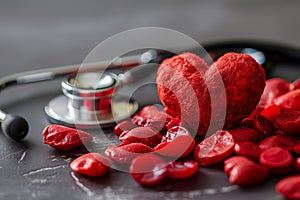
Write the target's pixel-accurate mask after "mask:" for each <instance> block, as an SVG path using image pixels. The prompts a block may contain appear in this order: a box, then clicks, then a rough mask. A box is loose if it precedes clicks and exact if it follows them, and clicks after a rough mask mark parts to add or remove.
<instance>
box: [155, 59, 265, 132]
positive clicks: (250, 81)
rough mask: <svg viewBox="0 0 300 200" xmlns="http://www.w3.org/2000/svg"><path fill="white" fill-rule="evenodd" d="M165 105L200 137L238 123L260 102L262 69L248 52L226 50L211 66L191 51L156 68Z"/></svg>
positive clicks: (161, 96) (263, 80)
mask: <svg viewBox="0 0 300 200" xmlns="http://www.w3.org/2000/svg"><path fill="white" fill-rule="evenodd" d="M156 82H157V87H158V94H159V97H160V99H161V101H162V103H163V105H164V106H165V107H166V108H167V109H168V111H170V113H171V114H172V115H174V116H179V117H181V120H182V123H183V125H186V126H188V127H189V128H191V129H192V130H194V131H197V133H198V134H199V135H201V136H205V135H206V134H207V133H209V134H211V133H214V132H215V131H217V130H218V129H222V128H223V125H224V128H225V129H229V128H232V127H234V126H236V125H238V124H239V123H240V122H241V121H242V119H243V118H245V117H247V116H249V115H250V114H251V112H252V111H253V110H254V109H255V107H256V105H257V104H258V102H259V100H260V97H261V95H262V93H263V90H264V87H265V72H264V70H263V68H262V67H261V66H260V65H259V64H258V63H257V62H256V61H255V60H254V59H253V58H252V57H251V56H249V55H246V54H238V53H227V54H225V55H224V56H222V57H221V58H219V59H218V60H217V61H216V62H215V63H214V64H213V65H212V66H210V67H208V66H207V64H206V63H205V62H204V60H203V59H201V58H199V57H197V56H196V55H194V54H191V53H184V54H181V55H176V56H174V57H172V58H170V59H166V60H164V61H163V62H162V64H161V65H160V67H159V69H158V71H157V79H156Z"/></svg>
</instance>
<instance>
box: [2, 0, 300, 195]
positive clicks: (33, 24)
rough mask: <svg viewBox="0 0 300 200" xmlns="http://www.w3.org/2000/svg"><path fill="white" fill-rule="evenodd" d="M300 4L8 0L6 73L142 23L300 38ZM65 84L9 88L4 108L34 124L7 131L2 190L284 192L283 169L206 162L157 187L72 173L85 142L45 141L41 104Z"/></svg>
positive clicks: (58, 59)
mask: <svg viewBox="0 0 300 200" xmlns="http://www.w3.org/2000/svg"><path fill="white" fill-rule="evenodd" d="M299 8H300V2H299V1H285V2H283V1H279V0H278V1H264V2H262V1H238V0H226V1H179V0H172V1H171V0H170V1H167V0H163V1H136V0H134V1H128V0H126V1H116V0H112V1H97V0H87V1H80V0H52V1H39V0H27V1H21V0H11V1H4V0H3V1H0V60H1V64H0V65H1V68H0V69H1V70H0V75H1V76H5V75H7V74H11V73H15V72H21V71H26V70H33V69H41V68H45V67H49V66H59V65H65V64H73V63H81V62H82V61H83V59H84V58H85V56H86V55H87V54H88V53H89V52H90V51H91V50H92V49H93V48H94V47H95V46H96V45H97V44H98V43H100V42H101V41H103V40H105V39H107V38H108V37H110V36H112V35H114V34H117V33H119V32H121V31H125V30H128V29H131V28H137V27H144V26H155V27H164V28H170V29H174V30H177V31H180V32H182V33H184V34H187V35H189V36H190V37H192V38H194V39H195V40H197V41H199V42H200V43H202V42H208V41H216V40H221V39H222V40H223V39H240V38H242V39H260V40H263V41H264V40H268V41H276V42H280V43H285V44H290V45H294V46H296V47H300V37H299V32H300V27H299V20H300V14H299ZM296 73H299V71H296ZM299 74H300V73H299ZM299 74H298V75H299ZM293 75H295V73H293ZM152 92H153V91H152ZM58 94H60V89H59V81H52V82H48V83H39V84H35V85H26V86H18V87H15V88H10V89H7V90H4V91H2V92H1V94H0V105H1V108H3V109H4V110H6V111H8V112H10V113H14V114H20V115H22V116H24V117H25V118H26V119H28V121H29V123H30V132H29V135H28V137H26V139H25V140H23V141H21V142H19V143H18V142H15V141H12V140H10V139H9V138H7V137H5V136H4V135H3V134H0V199H57V200H58V199H122V200H123V199H159V198H160V199H201V198H203V199H254V198H261V199H272V200H273V199H283V198H282V197H281V196H280V195H279V194H277V193H276V191H275V190H274V185H275V184H276V181H277V180H278V179H279V177H272V178H271V179H270V180H269V181H268V182H266V183H264V184H262V185H259V186H257V187H253V188H247V189H245V188H244V189H243V188H239V187H236V186H231V185H230V184H229V182H228V178H227V176H226V175H225V174H224V173H223V172H222V170H221V169H218V168H200V169H199V172H198V173H197V175H196V176H195V177H192V178H189V179H186V180H179V181H173V180H166V181H164V182H163V183H162V184H160V185H158V186H157V187H154V188H143V187H140V186H138V185H137V184H136V183H135V182H134V181H133V180H132V179H131V178H130V175H129V174H128V173H125V172H119V171H117V170H112V171H111V173H109V174H108V175H107V176H104V177H101V178H87V177H84V176H80V175H78V174H74V173H72V172H71V170H70V168H69V163H70V161H71V160H72V159H73V158H75V157H76V156H78V154H79V153H81V151H80V150H78V151H77V152H59V151H56V150H54V149H52V148H50V147H48V146H47V145H44V144H43V142H42V131H43V129H44V127H45V126H47V125H48V122H47V120H46V117H45V115H44V112H43V108H44V106H45V104H46V103H47V102H48V101H49V100H50V99H51V98H53V97H54V96H56V95H58ZM107 132H110V130H108V131H107Z"/></svg>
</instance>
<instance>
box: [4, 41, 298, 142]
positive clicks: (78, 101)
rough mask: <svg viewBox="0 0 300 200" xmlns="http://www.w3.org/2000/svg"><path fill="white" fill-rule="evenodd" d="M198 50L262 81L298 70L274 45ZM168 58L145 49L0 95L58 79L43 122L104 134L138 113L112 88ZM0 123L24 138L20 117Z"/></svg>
mask: <svg viewBox="0 0 300 200" xmlns="http://www.w3.org/2000/svg"><path fill="white" fill-rule="evenodd" d="M203 47H204V49H205V50H206V51H207V52H208V54H207V55H205V56H209V58H207V61H211V60H216V59H217V58H218V57H220V56H221V55H223V54H224V53H226V52H240V53H246V54H249V55H251V56H252V57H253V58H254V59H256V61H257V62H259V63H260V64H261V65H262V66H263V67H264V68H265V70H266V74H267V76H271V74H272V71H273V69H274V64H278V63H291V64H300V50H299V49H297V48H293V47H288V46H284V45H280V44H274V43H267V42H260V41H227V42H215V43H209V44H204V45H203ZM173 55H174V54H173V53H172V52H170V51H162V50H155V49H151V50H147V51H145V52H143V53H140V54H137V55H131V56H123V57H118V58H115V59H114V60H112V61H111V60H109V61H101V62H97V63H88V64H84V66H83V65H70V66H62V67H56V68H48V69H41V70H34V71H28V72H23V73H17V74H13V75H9V76H6V77H3V78H1V79H0V88H1V89H2V90H3V89H5V88H7V87H9V86H13V85H21V84H29V83H36V82H42V81H49V80H53V79H56V78H61V77H64V78H63V80H62V81H61V88H62V93H63V94H62V95H60V96H58V97H55V98H53V99H52V100H51V101H50V102H49V103H48V104H47V105H46V106H45V113H46V115H47V117H48V119H49V121H50V122H52V123H59V124H63V125H67V126H71V127H74V126H76V127H80V128H93V127H99V126H101V127H104V128H105V127H110V126H112V125H113V124H115V123H116V121H121V120H122V119H125V118H128V117H130V116H131V115H132V114H134V113H135V112H136V111H137V110H138V104H137V102H136V101H135V100H134V99H122V98H114V99H113V98H112V97H113V96H114V94H115V91H116V88H117V87H120V86H122V85H126V84H128V83H129V82H131V81H136V80H138V79H141V78H142V77H141V74H143V75H144V76H145V75H147V74H149V72H150V71H152V72H153V71H154V70H155V69H156V68H157V66H158V64H159V63H160V62H161V61H162V60H163V59H165V58H168V57H171V56H173ZM128 67H130V68H131V69H129V70H127V71H125V73H120V74H116V73H113V72H110V71H109V70H111V69H126V68H128ZM298 67H299V66H298ZM81 69H84V70H81ZM103 70H105V71H103ZM79 71H80V73H78V72H79ZM141 72H142V73H141ZM99 74H100V75H99ZM0 121H1V123H2V124H1V126H2V131H3V132H4V133H5V134H6V135H8V136H9V137H11V138H12V139H14V140H21V139H22V138H24V137H25V136H26V135H27V133H28V130H29V125H28V123H27V121H26V120H25V119H24V118H23V117H20V116H17V115H12V114H9V113H6V112H4V111H2V110H0Z"/></svg>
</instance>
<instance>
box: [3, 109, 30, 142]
mask: <svg viewBox="0 0 300 200" xmlns="http://www.w3.org/2000/svg"><path fill="white" fill-rule="evenodd" d="M1 128H2V131H3V133H5V134H6V135H7V136H9V137H10V138H12V139H13V140H16V141H19V140H21V139H23V138H24V137H25V136H26V135H27V133H28V130H29V125H28V123H27V121H26V120H25V119H24V118H23V117H20V116H17V115H12V114H7V116H6V117H5V119H4V120H3V121H2V123H1Z"/></svg>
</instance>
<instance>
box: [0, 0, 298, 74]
mask: <svg viewBox="0 0 300 200" xmlns="http://www.w3.org/2000/svg"><path fill="white" fill-rule="evenodd" d="M299 8H300V1H296V0H294V1H281V0H267V1H263V2H262V1H260V0H251V1H240V0H223V1H218V0H209V1H202V0H195V1H191V0H190V1H189V0H187V1H183V0H159V1H155V0H151V1H149V0H148V1H145V0H132V1H129V0H122V1H117V0H110V1H100V0H84V1H83V0H51V1H42V0H26V1H23V0H9V1H5V0H1V1H0V60H1V68H0V69H1V71H0V74H1V76H4V75H6V74H10V73H14V72H20V71H25V70H29V69H39V68H44V67H48V66H59V65H66V64H74V63H81V62H82V61H83V59H84V58H85V56H86V55H87V54H88V53H89V52H90V51H91V50H92V49H93V48H94V47H95V46H96V45H97V44H99V43H100V42H101V41H103V40H105V39H107V38H108V37H110V36H112V35H114V34H117V33H119V32H122V31H125V30H128V29H132V28H138V27H145V26H155V27H163V28H170V29H173V30H176V31H179V32H182V33H184V34H186V35H188V36H190V37H192V38H194V39H195V40H197V41H198V42H200V43H204V42H210V41H218V40H224V39H259V40H263V41H264V40H266V41H276V42H280V43H284V44H290V45H294V46H296V47H300V37H299V32H300V26H299V21H300V14H299Z"/></svg>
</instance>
